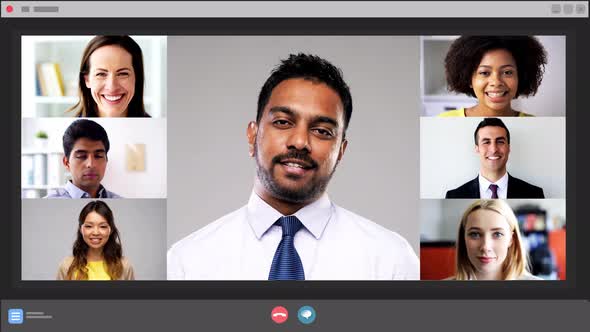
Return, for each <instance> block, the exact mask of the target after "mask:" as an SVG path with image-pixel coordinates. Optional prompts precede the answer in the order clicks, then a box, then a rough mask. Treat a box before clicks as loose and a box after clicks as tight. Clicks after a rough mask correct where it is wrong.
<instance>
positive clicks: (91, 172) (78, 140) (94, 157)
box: [45, 119, 121, 198]
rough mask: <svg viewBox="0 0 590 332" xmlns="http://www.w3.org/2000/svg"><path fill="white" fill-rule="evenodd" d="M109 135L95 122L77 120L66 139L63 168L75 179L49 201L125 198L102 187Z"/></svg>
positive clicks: (64, 142)
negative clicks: (57, 199) (55, 199)
mask: <svg viewBox="0 0 590 332" xmlns="http://www.w3.org/2000/svg"><path fill="white" fill-rule="evenodd" d="M109 148H110V143H109V138H108V136H107V132H106V131H105V130H104V128H103V127H101V126H100V125H99V124H98V123H96V122H94V121H91V120H86V119H82V120H76V121H74V122H72V124H70V126H69V127H68V128H67V129H66V131H65V133H64V135H63V149H64V157H63V164H64V166H65V167H66V169H67V170H68V171H69V172H70V174H71V176H72V179H71V180H70V181H68V182H67V183H66V185H65V186H64V187H63V188H59V189H56V190H54V191H53V192H50V193H49V195H47V196H46V197H45V198H121V196H119V195H117V194H115V193H113V192H110V191H108V190H106V189H105V187H104V186H102V185H101V184H100V182H101V181H102V178H103V177H104V173H105V170H106V167H107V162H108V158H107V153H108V152H109Z"/></svg>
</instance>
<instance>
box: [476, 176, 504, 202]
mask: <svg viewBox="0 0 590 332" xmlns="http://www.w3.org/2000/svg"><path fill="white" fill-rule="evenodd" d="M478 179H479V197H480V198H482V199H485V198H487V199H491V198H492V190H491V189H490V184H495V185H497V186H498V198H501V199H506V197H508V172H506V173H504V176H502V177H501V178H500V179H498V181H496V182H490V181H489V180H488V179H486V178H484V177H483V176H482V175H481V173H480V174H479V176H478Z"/></svg>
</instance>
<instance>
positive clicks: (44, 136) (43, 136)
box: [35, 130, 49, 139]
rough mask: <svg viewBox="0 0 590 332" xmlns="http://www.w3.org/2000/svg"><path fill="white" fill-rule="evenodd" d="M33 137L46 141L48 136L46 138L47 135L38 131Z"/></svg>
mask: <svg viewBox="0 0 590 332" xmlns="http://www.w3.org/2000/svg"><path fill="white" fill-rule="evenodd" d="M35 137H37V138H40V139H48V138H49V136H47V133H46V132H44V131H43V130H39V131H38V132H37V133H36V134H35Z"/></svg>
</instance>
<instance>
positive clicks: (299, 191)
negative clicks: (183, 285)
mask: <svg viewBox="0 0 590 332" xmlns="http://www.w3.org/2000/svg"><path fill="white" fill-rule="evenodd" d="M351 114H352V99H351V96H350V91H349V88H348V86H347V85H346V83H345V82H344V80H343V78H342V73H341V72H340V70H339V69H338V68H336V67H335V66H333V65H332V64H331V63H329V62H328V61H326V60H324V59H321V58H319V57H317V56H313V55H307V54H297V55H291V56H290V57H289V58H288V59H286V60H283V61H282V63H281V64H280V65H279V66H278V67H277V68H275V69H274V70H273V72H272V73H271V76H270V77H269V78H268V79H267V81H266V83H265V84H264V86H263V88H262V90H261V92H260V95H259V98H258V111H257V116H256V121H252V122H250V123H249V124H248V128H247V136H248V145H249V153H250V156H251V157H252V158H254V160H255V162H256V178H255V181H254V190H253V192H252V194H251V195H250V200H249V202H248V204H247V205H246V206H244V207H242V208H241V209H239V210H237V211H235V212H233V213H230V214H228V215H226V216H224V217H222V218H220V219H218V220H217V221H215V222H213V223H211V224H209V225H207V226H205V227H204V228H203V229H201V230H198V231H197V232H195V233H193V234H191V235H189V236H188V237H186V238H184V239H182V240H180V241H179V242H177V243H176V244H174V245H173V246H172V248H171V249H170V250H169V251H168V279H188V280H190V279H209V280H214V279H222V280H232V279H233V280H235V279H242V280H244V279H254V280H260V279H268V280H337V279H357V280H374V279H383V280H387V279H389V280H391V279H419V264H418V258H417V257H416V254H415V253H414V251H413V250H412V248H411V247H410V245H409V244H408V242H407V241H406V240H405V239H404V238H403V237H401V236H400V235H398V234H396V233H394V232H392V231H389V230H387V229H385V228H383V227H382V226H379V225H377V224H375V223H373V222H371V221H369V220H367V219H365V218H363V217H360V216H358V215H356V214H354V213H352V212H350V211H347V210H345V209H343V208H341V207H339V206H337V205H335V204H334V203H332V201H331V200H330V198H329V197H328V195H327V194H326V192H325V191H326V188H327V186H328V183H329V181H330V179H331V177H332V175H333V173H334V171H335V169H336V166H337V165H338V163H339V162H340V160H342V157H343V155H344V152H345V150H346V146H347V144H348V142H347V140H346V139H345V132H346V128H347V127H348V121H349V120H350V117H351Z"/></svg>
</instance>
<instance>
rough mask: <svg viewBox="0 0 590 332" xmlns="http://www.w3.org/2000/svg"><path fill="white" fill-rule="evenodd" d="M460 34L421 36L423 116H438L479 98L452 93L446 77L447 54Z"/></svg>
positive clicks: (467, 104)
mask: <svg viewBox="0 0 590 332" xmlns="http://www.w3.org/2000/svg"><path fill="white" fill-rule="evenodd" d="M458 37H459V36H421V37H420V76H421V80H420V97H421V100H422V113H421V116H436V115H437V114H439V113H442V112H444V111H447V110H454V109H458V108H461V107H468V106H473V105H475V104H476V103H477V99H475V98H471V97H468V96H466V95H462V94H461V95H458V94H455V93H451V92H449V91H448V89H447V81H446V77H445V56H446V55H447V51H448V50H449V47H450V46H451V43H453V41H454V40H455V39H457V38H458Z"/></svg>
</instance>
